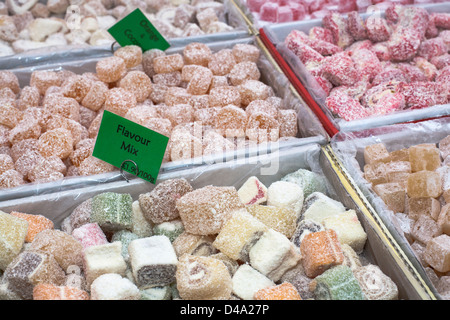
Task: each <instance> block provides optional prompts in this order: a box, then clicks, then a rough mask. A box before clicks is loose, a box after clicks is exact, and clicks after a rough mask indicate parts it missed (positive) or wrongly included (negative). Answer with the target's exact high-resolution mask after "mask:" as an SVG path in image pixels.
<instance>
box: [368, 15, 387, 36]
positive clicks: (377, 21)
mask: <svg viewBox="0 0 450 320" xmlns="http://www.w3.org/2000/svg"><path fill="white" fill-rule="evenodd" d="M365 24H366V31H367V37H368V38H369V40H371V41H372V42H383V41H387V40H388V39H389V38H390V35H391V32H392V30H391V27H390V26H389V23H388V22H387V20H386V19H385V18H382V17H380V16H376V15H371V16H369V17H368V18H367V19H366V22H365Z"/></svg>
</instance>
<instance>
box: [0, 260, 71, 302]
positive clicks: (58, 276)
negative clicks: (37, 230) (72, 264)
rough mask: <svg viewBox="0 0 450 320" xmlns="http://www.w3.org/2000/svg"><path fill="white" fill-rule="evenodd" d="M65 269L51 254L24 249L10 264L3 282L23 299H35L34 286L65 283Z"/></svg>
mask: <svg viewBox="0 0 450 320" xmlns="http://www.w3.org/2000/svg"><path fill="white" fill-rule="evenodd" d="M64 279H65V273H64V270H62V269H61V267H60V266H59V265H58V263H57V262H56V260H55V259H54V258H53V256H52V255H51V254H46V253H44V252H33V251H23V252H21V253H20V254H18V255H17V256H16V257H15V258H14V259H13V261H11V263H10V264H9V265H8V267H7V268H6V270H5V273H4V274H3V279H2V282H4V283H6V284H7V288H8V289H9V290H10V291H12V292H14V293H15V294H16V295H17V296H19V297H20V298H21V299H23V300H32V299H33V287H34V286H35V285H37V284H39V283H50V284H54V285H58V286H59V285H63V283H64Z"/></svg>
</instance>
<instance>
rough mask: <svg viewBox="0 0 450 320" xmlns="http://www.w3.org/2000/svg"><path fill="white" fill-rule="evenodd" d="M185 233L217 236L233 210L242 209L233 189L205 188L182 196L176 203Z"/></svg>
mask: <svg viewBox="0 0 450 320" xmlns="http://www.w3.org/2000/svg"><path fill="white" fill-rule="evenodd" d="M176 207H177V209H178V211H179V214H180V218H181V220H182V221H183V223H184V228H185V230H186V231H187V232H190V233H193V234H199V235H209V234H217V233H219V231H220V229H221V228H222V226H223V224H224V223H225V221H226V220H227V219H228V218H229V217H230V216H231V213H232V212H233V211H234V210H238V209H242V208H244V204H243V203H242V202H241V200H240V199H239V195H238V193H237V190H236V189H235V188H234V187H216V186H206V187H203V188H199V189H196V190H194V191H192V192H189V193H187V194H185V195H184V196H182V197H181V198H180V199H178V201H177V202H176Z"/></svg>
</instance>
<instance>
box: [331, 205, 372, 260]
mask: <svg viewBox="0 0 450 320" xmlns="http://www.w3.org/2000/svg"><path fill="white" fill-rule="evenodd" d="M323 226H324V227H325V229H333V230H334V231H336V233H337V236H338V239H339V242H340V243H341V245H344V244H347V245H349V246H350V247H351V248H352V249H353V250H355V252H356V253H361V252H363V250H364V245H365V244H366V240H367V234H366V232H365V231H364V228H363V226H362V225H361V222H360V221H359V219H358V216H357V215H356V212H355V210H347V211H346V212H345V213H343V214H339V215H335V216H330V217H327V218H325V219H324V220H323Z"/></svg>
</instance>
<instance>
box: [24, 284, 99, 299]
mask: <svg viewBox="0 0 450 320" xmlns="http://www.w3.org/2000/svg"><path fill="white" fill-rule="evenodd" d="M33 300H90V297H89V294H88V293H87V292H86V291H84V290H81V289H79V288H74V287H68V286H56V285H54V284H50V283H39V284H37V285H36V286H34V288H33Z"/></svg>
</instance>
